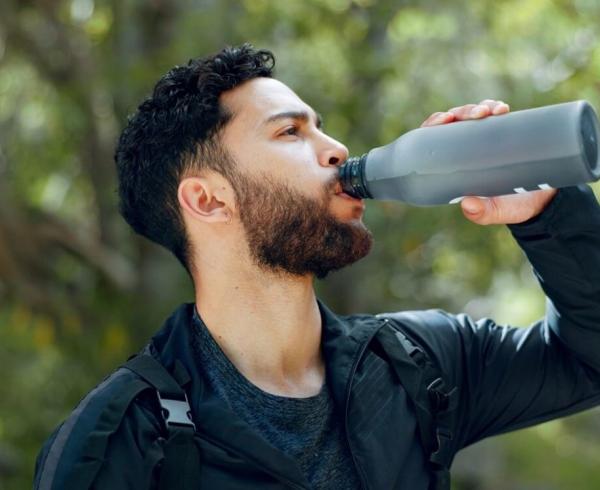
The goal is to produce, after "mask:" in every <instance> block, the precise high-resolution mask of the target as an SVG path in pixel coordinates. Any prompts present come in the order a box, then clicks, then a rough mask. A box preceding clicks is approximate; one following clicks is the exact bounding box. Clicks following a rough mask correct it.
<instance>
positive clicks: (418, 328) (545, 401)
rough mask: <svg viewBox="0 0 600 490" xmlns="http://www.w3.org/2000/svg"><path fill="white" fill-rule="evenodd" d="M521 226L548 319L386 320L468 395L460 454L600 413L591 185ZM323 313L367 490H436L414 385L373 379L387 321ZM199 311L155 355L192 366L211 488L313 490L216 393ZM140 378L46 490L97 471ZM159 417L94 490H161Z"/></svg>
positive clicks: (119, 444) (599, 292) (43, 466)
mask: <svg viewBox="0 0 600 490" xmlns="http://www.w3.org/2000/svg"><path fill="white" fill-rule="evenodd" d="M509 228H510V230H511V232H512V233H513V236H514V237H515V238H516V240H517V242H518V243H519V245H520V246H521V247H522V248H523V250H524V251H525V253H526V255H527V257H528V258H529V260H530V262H531V264H532V265H533V268H534V272H535V274H536V276H537V277H538V279H539V281H540V284H541V286H542V288H543V289H544V291H545V293H546V296H547V298H548V302H547V311H546V315H545V318H543V319H541V320H540V321H538V322H536V323H534V324H533V325H531V326H529V327H528V328H514V327H509V326H500V325H497V324H495V323H494V322H493V321H492V320H491V319H487V318H484V319H481V320H479V321H473V320H472V319H471V318H469V317H468V316H466V315H464V314H459V315H452V314H449V313H447V312H444V311H442V310H426V311H406V312H399V313H391V314H386V316H387V317H388V318H390V319H391V321H392V322H398V323H401V324H402V325H403V329H404V330H405V331H407V332H409V333H410V334H411V336H412V337H413V338H415V339H417V340H418V342H419V343H420V344H421V345H422V346H423V347H424V348H425V350H426V352H427V354H428V355H429V357H430V358H431V359H432V360H433V361H434V362H435V363H436V364H437V365H438V366H439V368H440V370H441V372H443V373H444V375H445V376H446V379H447V380H449V381H450V383H452V385H455V386H457V387H458V393H459V398H458V400H459V402H458V409H457V410H456V416H455V417H454V422H453V425H454V426H453V428H452V429H453V434H454V435H455V436H454V439H453V440H452V450H453V453H454V454H455V453H456V452H457V451H458V450H460V449H461V448H463V447H465V446H468V445H469V444H472V443H474V442H476V441H479V440H481V439H483V438H485V437H488V436H492V435H495V434H500V433H503V432H507V431H511V430H515V429H519V428H522V427H527V426H531V425H533V424H537V423H540V422H544V421H547V420H550V419H554V418H557V417H562V416H565V415H568V414H572V413H575V412H578V411H581V410H583V409H586V408H589V407H592V406H595V405H598V404H600V206H598V203H597V201H596V199H595V197H594V195H593V193H592V191H591V189H590V188H589V187H588V186H578V187H570V188H565V189H561V190H560V191H559V193H558V194H557V196H556V197H555V198H554V200H553V201H552V202H551V203H550V204H549V206H548V207H547V208H546V209H545V210H544V212H543V213H541V214H540V215H539V216H537V217H535V218H533V219H531V220H529V221H528V222H525V223H521V224H518V225H510V226H509ZM319 306H320V309H321V315H322V319H323V337H322V347H323V354H324V357H325V362H326V367H327V380H328V383H330V386H331V389H332V392H333V396H334V400H335V403H336V406H337V407H338V408H339V409H340V413H341V414H343V416H344V420H343V422H344V425H345V429H346V432H347V436H348V441H349V445H350V450H351V453H352V458H353V461H354V464H355V465H356V467H357V470H358V473H359V475H360V477H361V480H362V483H363V486H364V488H368V489H382V490H383V489H385V490H388V489H411V490H421V489H422V490H425V489H427V488H428V483H429V479H430V476H429V474H428V469H427V465H426V454H425V452H424V449H423V447H422V445H421V443H420V440H419V437H418V434H417V426H416V419H415V414H414V410H413V407H412V406H411V404H410V402H409V401H408V399H407V396H406V392H405V389H404V387H403V386H402V385H400V384H399V383H398V382H397V381H396V378H395V377H394V376H393V372H392V369H391V368H390V367H389V365H387V364H386V366H385V367H384V368H383V369H379V370H377V371H376V375H375V376H374V375H373V370H364V369H363V366H364V364H365V359H366V358H367V357H368V356H374V355H377V354H376V352H374V350H373V349H372V348H371V345H372V344H371V342H370V341H371V340H372V339H373V336H374V335H375V333H376V332H377V329H378V328H380V327H381V325H382V322H381V321H380V320H379V319H378V318H377V317H375V316H372V315H351V316H337V315H335V314H334V313H332V312H331V311H329V310H328V309H327V307H325V306H324V305H322V304H319ZM192 308H193V305H192V304H184V305H182V306H181V307H180V308H178V309H177V310H176V311H175V312H174V313H173V315H172V316H171V317H170V318H169V319H168V320H167V321H166V323H165V325H164V326H163V328H162V329H161V330H160V331H159V332H158V333H157V334H156V335H155V336H154V337H153V339H152V341H151V342H150V344H149V345H148V346H147V348H146V350H147V351H148V352H150V353H151V354H152V355H153V356H155V357H156V358H157V359H159V360H160V361H161V362H162V363H163V365H165V366H167V367H168V368H172V366H173V365H174V362H175V360H177V359H178V360H180V361H181V362H182V363H183V365H184V366H185V367H186V368H187V370H188V371H189V373H190V374H191V383H190V384H189V385H187V388H186V389H187V393H188V397H189V400H190V405H191V407H192V411H193V414H194V419H195V423H196V426H197V428H198V430H199V433H200V437H201V442H200V445H201V453H202V458H201V461H199V464H200V465H201V471H200V475H201V476H200V480H199V481H198V488H199V489H242V488H243V489H252V488H256V489H259V488H260V489H283V488H298V489H301V488H309V485H308V483H307V481H306V480H305V478H304V477H303V475H302V474H301V472H300V470H299V468H298V466H297V465H296V464H295V462H294V461H293V460H292V459H290V458H289V457H287V456H286V455H284V454H283V453H281V452H280V451H278V450H277V449H275V448H274V447H272V446H271V445H270V444H269V443H268V442H267V441H265V440H264V439H262V438H261V437H260V436H258V435H257V434H256V433H255V432H254V431H253V430H252V429H251V428H250V427H249V426H247V425H246V424H245V423H244V422H242V421H241V420H240V419H239V418H238V417H237V416H236V414H235V413H232V412H230V411H229V410H228V408H227V407H226V406H225V405H224V404H223V403H222V402H221V401H220V400H219V399H218V398H216V397H215V395H214V394H213V393H211V392H210V391H209V390H207V389H205V384H204V383H203V380H202V375H201V370H200V369H199V367H198V366H197V365H196V364H195V363H196V360H195V358H194V356H193V353H192V350H191V348H190V340H189V335H190V325H191V318H192ZM132 376H134V374H133V373H131V372H130V371H127V370H125V369H119V370H117V371H116V372H115V373H113V374H112V375H111V376H109V377H108V378H106V379H105V380H104V381H103V382H102V383H101V384H100V385H98V386H97V387H96V388H95V389H94V390H93V391H92V392H90V393H89V394H88V395H87V396H86V397H85V398H84V399H83V400H82V401H81V402H80V404H79V405H78V407H77V408H76V409H75V410H74V411H73V413H72V414H71V416H70V417H69V418H68V419H67V420H66V421H65V422H63V424H61V426H59V427H58V428H57V430H56V431H55V432H54V434H53V435H52V436H51V437H50V438H49V439H48V441H47V442H46V444H45V446H44V448H43V449H42V451H41V453H40V455H39V457H38V462H37V465H36V477H35V484H34V487H35V488H39V489H44V490H53V489H62V488H64V486H62V485H63V484H64V482H65V481H66V479H67V478H68V475H69V474H70V473H71V472H72V471H77V469H78V468H80V467H81V466H82V465H85V464H88V463H89V462H86V461H82V458H81V457H80V454H81V446H82V444H83V442H84V441H85V436H86V434H88V433H90V432H91V431H92V430H93V429H94V425H95V422H96V420H97V418H98V414H99V413H100V412H101V411H102V409H103V407H104V406H105V405H106V404H107V403H108V402H109V401H110V400H111V398H112V397H114V396H115V394H116V393H118V392H119V389H120V387H121V386H123V385H124V383H126V382H127V380H128V379H129V378H130V377H132ZM374 378H376V379H374ZM155 406H156V404H155V402H154V401H153V400H151V399H149V398H148V397H141V398H140V399H139V400H137V401H136V402H135V403H134V404H133V406H132V407H130V409H129V410H128V412H127V414H126V417H125V419H124V420H123V422H122V424H121V426H120V428H119V430H118V432H117V433H116V434H115V435H114V436H113V437H111V439H110V443H109V446H108V450H107V453H106V458H104V459H103V463H102V468H101V471H100V472H99V474H98V477H97V479H96V481H95V483H94V485H93V488H97V489H111V490H114V489H116V488H140V489H148V488H153V481H154V480H155V479H156V475H152V472H151V471H150V469H149V468H151V465H150V462H151V461H152V460H154V458H156V457H157V455H160V451H161V441H162V439H161V438H160V435H161V421H160V418H159V417H158V416H157V414H156V409H155Z"/></svg>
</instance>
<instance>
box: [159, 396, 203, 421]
mask: <svg viewBox="0 0 600 490" xmlns="http://www.w3.org/2000/svg"><path fill="white" fill-rule="evenodd" d="M156 394H157V395H158V403H160V409H161V410H160V411H161V413H162V416H163V420H164V421H165V424H166V425H167V429H168V428H169V427H170V426H172V425H176V426H187V427H193V429H194V430H196V425H195V424H194V422H193V421H192V409H191V408H190V404H189V402H188V397H187V395H186V393H185V392H184V393H183V397H184V400H174V399H171V398H164V397H162V396H160V392H159V391H158V390H156Z"/></svg>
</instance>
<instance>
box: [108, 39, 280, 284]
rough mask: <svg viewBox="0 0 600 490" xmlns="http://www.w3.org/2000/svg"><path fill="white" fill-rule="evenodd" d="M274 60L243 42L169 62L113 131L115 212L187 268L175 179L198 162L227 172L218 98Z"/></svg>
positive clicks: (265, 72)
mask: <svg viewBox="0 0 600 490" xmlns="http://www.w3.org/2000/svg"><path fill="white" fill-rule="evenodd" d="M274 65H275V57H274V56H273V53H271V52H270V51H267V50H257V49H255V48H254V47H253V46H252V45H250V44H247V43H246V44H243V45H241V46H237V47H226V48H224V49H223V50H221V51H220V52H218V53H216V54H214V55H212V56H208V57H205V58H196V59H192V60H190V61H189V62H188V64H187V65H186V66H176V67H174V68H173V69H171V70H170V71H169V72H168V73H167V74H166V75H164V76H163V77H162V78H161V79H160V80H159V81H158V83H157V84H156V86H155V87H154V91H153V93H152V95H151V96H150V97H148V98H147V99H146V100H144V102H142V104H141V105H140V106H139V107H138V109H137V111H136V112H135V113H134V114H133V115H132V116H130V117H129V119H128V124H127V127H126V128H125V129H124V130H123V132H122V133H121V136H120V138H119V141H118V145H117V149H116V153H115V162H116V165H117V174H118V192H119V210H120V212H121V215H122V216H123V217H124V218H125V221H127V223H129V225H131V227H132V228H133V229H134V230H135V231H136V232H137V233H139V234H140V235H143V236H145V237H146V238H148V239H150V240H152V241H153V242H156V243H158V244H160V245H162V246H164V247H165V248H167V249H168V250H170V251H171V252H172V253H173V254H174V255H175V257H177V258H178V259H179V261H180V262H181V263H182V265H183V266H184V267H185V268H186V270H187V271H188V273H190V270H191V268H192V267H193V264H192V262H191V260H192V257H191V250H190V245H189V240H188V237H187V234H186V231H185V226H184V222H183V218H182V215H181V210H180V206H179V202H178V199H177V189H178V187H179V182H180V180H181V178H182V177H183V176H184V175H185V174H186V173H187V172H189V171H190V170H198V169H202V168H208V169H211V170H215V171H217V172H220V173H221V174H223V175H224V176H225V177H226V178H230V177H231V175H232V172H233V170H234V169H231V168H230V167H231V159H228V158H226V157H225V155H226V153H224V151H223V149H222V148H221V146H220V143H219V131H220V130H221V129H222V128H223V127H224V126H225V125H226V124H227V122H228V121H229V120H230V119H231V117H232V115H231V114H230V113H229V112H228V111H227V109H226V108H225V107H223V106H222V105H221V104H220V103H219V96H220V95H221V94H222V93H223V92H226V91H227V90H230V89H232V88H234V87H235V86H237V85H239V84H241V83H242V82H245V81H246V80H250V79H252V78H256V77H271V76H272V73H273V67H274Z"/></svg>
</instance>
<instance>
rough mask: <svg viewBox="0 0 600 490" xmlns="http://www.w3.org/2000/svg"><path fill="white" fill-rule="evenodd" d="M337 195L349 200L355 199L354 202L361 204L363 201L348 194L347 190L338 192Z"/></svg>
mask: <svg viewBox="0 0 600 490" xmlns="http://www.w3.org/2000/svg"><path fill="white" fill-rule="evenodd" d="M335 195H336V196H338V197H341V198H342V199H346V200H348V201H354V202H357V203H361V204H362V202H363V200H362V199H359V198H357V197H352V196H351V195H350V194H346V193H345V192H336V193H335Z"/></svg>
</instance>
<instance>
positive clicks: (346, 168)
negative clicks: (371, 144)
mask: <svg viewBox="0 0 600 490" xmlns="http://www.w3.org/2000/svg"><path fill="white" fill-rule="evenodd" d="M366 161H367V153H365V154H364V155H363V156H361V157H350V158H348V160H346V161H345V162H344V163H343V164H342V166H340V168H339V175H340V183H341V184H342V189H343V190H344V192H345V193H346V194H349V195H351V196H352V197H358V198H360V199H372V198H373V196H371V194H370V193H369V191H368V190H367V186H366V184H365V163H366Z"/></svg>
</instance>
